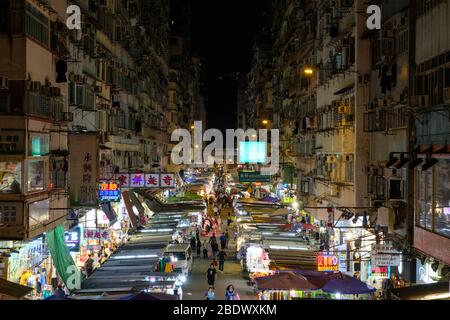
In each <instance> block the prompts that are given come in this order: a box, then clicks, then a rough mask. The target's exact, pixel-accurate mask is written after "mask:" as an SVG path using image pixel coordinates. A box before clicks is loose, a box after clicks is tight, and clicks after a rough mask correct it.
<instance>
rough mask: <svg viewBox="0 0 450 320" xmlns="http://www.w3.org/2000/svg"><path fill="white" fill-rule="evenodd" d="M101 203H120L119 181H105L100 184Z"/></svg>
mask: <svg viewBox="0 0 450 320" xmlns="http://www.w3.org/2000/svg"><path fill="white" fill-rule="evenodd" d="M98 197H99V199H100V202H120V197H121V192H120V183H119V182H118V181H103V182H100V183H99V184H98Z"/></svg>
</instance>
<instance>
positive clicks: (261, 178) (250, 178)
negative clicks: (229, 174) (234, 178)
mask: <svg viewBox="0 0 450 320" xmlns="http://www.w3.org/2000/svg"><path fill="white" fill-rule="evenodd" d="M251 182H264V183H269V182H270V176H269V175H262V174H261V173H259V172H256V171H239V183H251Z"/></svg>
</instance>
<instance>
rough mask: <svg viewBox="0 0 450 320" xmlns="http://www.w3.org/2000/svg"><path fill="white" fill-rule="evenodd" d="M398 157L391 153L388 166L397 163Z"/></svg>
mask: <svg viewBox="0 0 450 320" xmlns="http://www.w3.org/2000/svg"><path fill="white" fill-rule="evenodd" d="M397 161H398V158H396V157H394V155H393V154H392V153H391V154H390V155H389V161H388V162H387V163H386V168H390V167H392V166H393V165H394V164H395V163H397Z"/></svg>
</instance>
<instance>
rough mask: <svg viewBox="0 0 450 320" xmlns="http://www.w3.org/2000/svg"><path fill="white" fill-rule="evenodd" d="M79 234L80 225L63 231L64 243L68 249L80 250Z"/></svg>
mask: <svg viewBox="0 0 450 320" xmlns="http://www.w3.org/2000/svg"><path fill="white" fill-rule="evenodd" d="M80 236H81V232H80V227H76V228H74V229H72V230H70V231H67V232H65V233H64V237H65V239H66V244H67V247H68V248H69V250H70V251H72V252H78V251H80Z"/></svg>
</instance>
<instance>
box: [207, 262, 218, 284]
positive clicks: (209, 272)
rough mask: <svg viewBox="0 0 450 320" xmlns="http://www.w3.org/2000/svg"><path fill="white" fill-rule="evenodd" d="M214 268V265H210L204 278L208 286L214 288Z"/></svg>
mask: <svg viewBox="0 0 450 320" xmlns="http://www.w3.org/2000/svg"><path fill="white" fill-rule="evenodd" d="M216 273H217V271H216V268H214V264H212V263H211V265H210V266H209V268H208V270H207V271H206V278H207V279H208V285H210V286H212V287H214V282H216Z"/></svg>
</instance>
